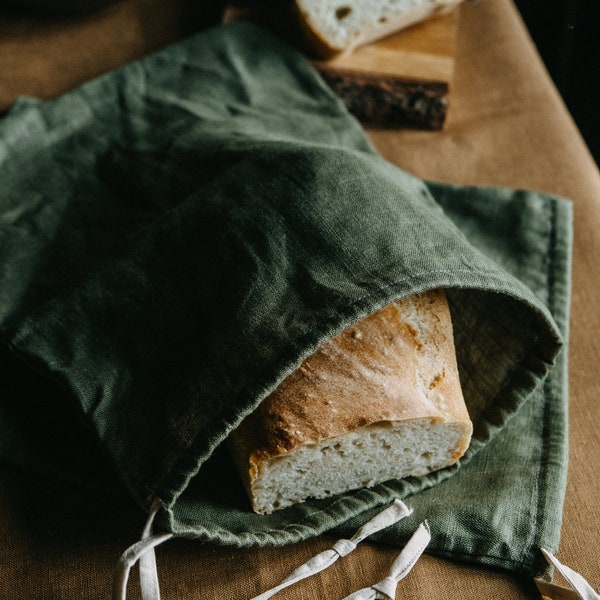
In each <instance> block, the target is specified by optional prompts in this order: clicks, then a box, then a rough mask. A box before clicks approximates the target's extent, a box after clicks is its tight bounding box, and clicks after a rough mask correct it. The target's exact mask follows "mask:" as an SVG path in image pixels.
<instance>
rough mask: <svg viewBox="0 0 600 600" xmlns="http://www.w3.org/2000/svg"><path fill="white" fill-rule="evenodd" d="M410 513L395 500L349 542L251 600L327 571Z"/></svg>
mask: <svg viewBox="0 0 600 600" xmlns="http://www.w3.org/2000/svg"><path fill="white" fill-rule="evenodd" d="M411 513H412V510H411V509H409V508H408V507H407V506H406V505H405V504H404V503H403V502H401V501H400V500H395V501H394V503H393V504H392V505H391V506H390V507H388V508H386V509H385V510H383V511H382V512H380V513H379V514H377V515H375V517H373V518H372V519H371V520H370V521H368V522H367V523H365V524H364V525H363V526H362V527H361V528H360V529H359V530H358V531H357V532H356V533H355V534H354V535H353V536H352V537H351V538H350V539H349V540H344V539H342V540H338V541H337V542H336V543H335V544H334V545H333V546H332V548H330V549H329V550H325V551H323V552H321V553H320V554H317V555H316V556H313V558H311V559H310V560H309V561H307V562H305V563H304V564H303V565H301V566H300V567H298V568H297V569H295V570H294V571H293V572H292V573H290V575H288V576H287V577H286V578H285V579H284V580H283V581H282V582H281V583H280V584H279V585H277V586H275V587H274V588H271V589H270V590H267V591H266V592H264V593H262V594H260V596H255V597H254V598H252V600H267V599H268V598H271V596H274V595H275V594H277V592H280V591H281V590H283V589H285V588H286V587H289V586H290V585H292V584H294V583H297V582H298V581H301V580H302V579H306V578H307V577H310V576H311V575H315V574H316V573H319V572H320V571H323V570H325V569H327V568H328V567H330V566H331V565H332V564H333V563H334V562H335V561H336V560H337V559H338V558H340V557H343V556H347V555H348V554H350V552H352V551H353V550H354V549H355V548H356V546H357V545H358V544H359V543H360V542H362V541H363V540H364V539H365V538H367V537H369V536H370V535H372V534H373V533H375V532H376V531H380V530H382V529H385V528H386V527H390V526H391V525H393V524H394V523H397V522H398V521H400V520H401V519H404V518H405V517H408V516H409V515H410V514H411Z"/></svg>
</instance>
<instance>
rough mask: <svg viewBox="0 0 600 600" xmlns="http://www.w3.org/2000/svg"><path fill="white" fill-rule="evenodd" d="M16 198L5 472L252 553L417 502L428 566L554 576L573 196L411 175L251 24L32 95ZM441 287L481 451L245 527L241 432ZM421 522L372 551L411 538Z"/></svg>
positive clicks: (21, 131) (6, 197) (21, 114)
mask: <svg viewBox="0 0 600 600" xmlns="http://www.w3.org/2000/svg"><path fill="white" fill-rule="evenodd" d="M0 181H2V186H1V188H0V331H1V334H2V339H3V342H4V348H3V350H2V355H1V357H2V361H1V363H0V364H1V366H0V368H2V369H3V371H4V373H3V376H4V378H5V381H6V382H7V387H6V389H7V391H8V393H7V394H4V395H3V399H2V401H1V403H0V456H1V457H2V460H3V461H4V462H5V463H8V464H13V465H16V466H20V467H25V468H28V469H30V470H32V472H35V471H38V472H39V471H44V472H51V473H53V474H54V475H55V476H57V477H64V478H66V479H70V480H77V481H79V482H81V483H83V484H85V485H88V486H93V487H96V488H102V489H109V488H113V487H115V482H114V480H113V475H112V474H113V473H116V474H117V475H118V479H119V481H120V484H119V485H122V487H123V489H124V490H125V491H126V492H127V493H128V494H130V495H131V496H132V497H133V498H134V499H135V500H136V501H137V502H138V503H139V504H140V506H141V507H142V508H143V509H144V510H146V511H148V510H149V509H150V506H151V505H153V503H155V502H156V501H157V500H158V501H159V502H160V505H161V507H162V508H161V510H160V511H159V513H158V515H157V519H158V525H160V526H161V527H162V528H164V529H165V530H167V531H170V532H172V533H174V534H176V535H184V536H189V537H197V538H199V539H201V540H204V541H213V542H217V543H223V544H233V545H236V546H252V545H266V544H286V543H291V542H294V541H297V540H301V539H304V538H307V537H310V536H315V535H318V534H320V533H321V532H324V531H329V530H333V529H336V528H337V530H338V531H340V532H345V531H350V530H353V529H354V528H355V527H356V526H357V525H358V524H360V523H362V522H364V520H365V519H366V518H368V517H369V516H370V515H371V514H372V511H373V510H374V509H375V508H376V507H377V506H379V505H382V504H385V503H387V502H389V501H391V500H392V499H393V498H404V499H406V501H407V502H409V503H410V505H411V506H412V507H413V508H414V509H415V513H416V516H418V517H419V518H421V519H425V518H426V519H428V521H429V523H430V528H431V536H432V541H431V545H430V546H429V549H428V551H430V552H433V553H435V554H439V555H442V556H447V557H451V558H457V559H460V560H472V561H476V562H479V563H483V564H489V565H494V566H498V567H502V568H507V569H511V570H514V571H519V572H523V573H529V574H538V573H540V572H542V571H543V570H544V561H543V558H542V556H541V555H540V553H539V550H538V548H539V547H540V546H544V547H547V548H549V549H550V550H556V547H557V544H558V537H559V531H560V518H561V510H562V501H563V497H564V491H565V476H566V447H567V422H566V403H567V388H566V385H567V384H566V381H567V380H566V365H567V353H566V346H565V345H564V344H565V340H566V339H567V322H568V308H569V281H570V248H571V238H570V236H571V221H570V205H569V203H568V202H567V201H565V200H562V199H560V198H555V197H551V196H548V195H544V194H539V193H536V192H532V191H514V190H506V189H482V188H461V187H454V186H449V185H445V184H441V183H434V182H424V181H422V180H420V179H417V178H415V177H413V176H411V175H410V174H408V173H406V172H403V171H402V170H400V169H399V168H397V167H396V166H394V165H391V164H389V163H388V162H386V161H385V160H383V159H382V158H381V157H380V156H379V155H378V154H377V152H376V150H375V149H374V148H373V146H372V145H371V144H370V142H369V140H368V138H367V136H366V135H365V133H364V132H363V130H362V129H361V127H360V125H359V124H358V123H357V122H356V121H355V120H354V119H353V118H352V117H351V116H350V115H349V114H348V112H347V111H346V109H345V108H344V106H343V105H342V103H341V102H340V101H339V100H338V99H337V98H336V97H334V95H333V94H332V93H331V92H330V91H329V90H328V88H327V87H326V85H325V84H324V83H323V82H322V80H321V79H320V77H319V76H318V74H317V73H316V72H315V71H314V69H313V68H312V67H311V65H310V64H309V63H308V61H306V60H305V59H304V58H303V57H302V56H300V55H299V54H298V53H297V52H296V51H294V50H292V49H291V48H289V47H288V46H286V45H285V44H284V43H282V42H281V41H279V40H278V39H276V38H275V37H273V36H272V35H271V34H268V33H266V32H265V31H263V30H261V29H259V28H257V27H255V26H253V25H249V24H234V25H228V26H221V27H217V28H215V29H212V30H210V31H208V32H205V33H202V34H198V35H197V36H195V37H192V38H190V39H188V40H185V41H183V42H181V43H178V44H176V45H174V46H171V47H169V48H167V49H166V50H163V51H161V52H158V53H156V54H154V55H151V56H149V57H147V58H144V59H142V60H140V61H138V62H135V63H133V64H130V65H128V66H126V67H124V68H122V69H120V70H118V71H115V72H113V73H109V74H107V75H106V76H103V77H101V78H99V79H97V80H94V81H92V82H90V83H88V84H86V85H84V86H82V87H80V88H78V89H76V90H74V91H73V92H70V93H68V94H66V95H65V96H63V97H60V98H58V99H56V100H53V101H48V102H38V101H36V100H34V99H27V98H23V99H22V100H20V101H19V102H18V103H17V104H16V105H15V106H14V108H13V109H12V111H11V112H10V113H9V114H8V115H7V116H6V117H5V118H4V119H3V120H2V122H0ZM440 287H441V288H445V289H446V290H447V296H448V299H449V302H450V305H451V311H452V317H453V323H454V329H455V337H456V349H457V358H458V364H459V370H460V375H461V383H462V386H463V391H464V395H465V399H466V402H467V405H468V408H469V412H470V415H471V418H472V420H473V422H474V437H473V441H472V444H471V447H470V449H469V451H468V453H467V454H466V455H465V457H464V458H463V459H462V460H461V461H460V463H459V464H457V465H455V466H454V467H451V468H448V469H444V470H442V471H439V472H435V473H431V474H430V475H428V476H424V477H418V478H408V479H406V480H402V481H390V482H387V483H384V484H380V485H377V486H375V487H373V488H370V489H363V490H358V491H354V492H350V493H347V494H343V495H341V496H337V497H333V498H329V499H326V500H319V501H308V502H305V503H302V504H299V505H296V506H294V507H290V508H287V509H283V510H281V511H277V512H276V513H274V514H272V515H256V514H253V513H252V512H251V510H250V505H249V502H248V500H247V498H246V496H245V493H244V490H243V488H242V485H241V483H240V481H239V479H238V477H237V475H236V473H235V470H234V468H233V466H232V462H231V460H230V458H229V456H228V454H227V451H226V449H225V448H224V444H223V442H224V440H225V439H226V437H227V435H228V433H229V432H230V431H231V430H232V429H233V428H235V427H236V425H237V424H238V423H239V422H240V421H241V420H242V419H243V418H244V416H246V415H247V414H249V413H250V412H251V411H252V410H253V409H254V408H255V407H256V406H257V405H258V404H259V403H260V401H261V400H262V399H263V398H264V397H265V396H266V395H268V394H269V392H270V391H271V390H273V389H274V388H275V387H276V386H277V385H278V383H279V382H281V381H282V379H283V378H284V377H285V376H286V375H288V374H289V373H290V372H291V371H292V370H293V369H295V368H296V367H297V366H298V365H299V363H300V362H301V361H302V360H303V359H304V358H305V357H307V356H308V355H309V354H310V353H311V352H312V351H314V349H315V348H316V347H317V346H318V345H319V344H321V343H322V342H324V341H325V340H327V339H330V338H331V337H332V336H334V335H335V334H337V333H338V332H340V331H341V330H342V329H343V328H345V327H346V326H348V325H350V324H352V323H353V322H355V321H356V320H358V319H359V318H361V317H364V316H366V315H368V314H370V313H372V312H373V311H375V310H377V309H378V308H380V307H382V306H384V305H385V304H387V303H389V302H390V301H392V300H393V299H396V298H400V297H404V296H407V295H410V294H413V293H416V292H421V291H424V290H427V289H432V288H440ZM561 347H562V350H561ZM37 374H39V375H40V377H41V378H40V379H36V377H37ZM49 448H50V449H51V450H50V451H48V449H49ZM408 521H410V519H405V520H404V521H402V522H401V523H399V524H398V525H397V526H394V527H393V528H391V529H390V530H387V531H386V532H384V533H381V534H379V535H380V538H381V539H385V541H386V542H390V543H398V544H401V543H403V542H404V540H405V539H406V537H407V536H408V533H409V532H410V530H411V528H413V529H414V521H412V522H410V523H408Z"/></svg>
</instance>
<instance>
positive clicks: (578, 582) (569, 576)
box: [535, 548, 600, 600]
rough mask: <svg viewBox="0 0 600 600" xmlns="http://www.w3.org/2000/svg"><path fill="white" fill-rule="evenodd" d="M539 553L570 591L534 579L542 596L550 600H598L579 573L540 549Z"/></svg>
mask: <svg viewBox="0 0 600 600" xmlns="http://www.w3.org/2000/svg"><path fill="white" fill-rule="evenodd" d="M541 551H542V554H543V555H544V558H545V559H546V561H547V562H548V564H550V565H552V566H554V567H555V568H556V570H557V571H558V572H559V573H560V574H561V575H562V576H563V578H564V579H565V581H566V582H567V583H568V584H569V585H570V586H571V589H569V588H565V587H562V586H560V585H557V584H555V583H549V582H547V581H543V580H542V579H536V580H535V583H536V585H537V587H538V590H539V592H540V594H542V596H545V597H546V598H551V599H552V600H600V595H599V594H598V593H597V592H595V591H594V589H593V588H592V586H591V585H590V584H589V583H588V582H587V581H586V580H585V579H584V578H583V577H582V576H581V575H580V574H579V573H577V572H576V571H573V569H571V568H569V567H567V566H566V565H563V564H562V563H561V562H560V561H559V560H558V559H557V558H556V556H554V555H553V554H552V553H551V552H549V551H548V550H546V549H544V548H541Z"/></svg>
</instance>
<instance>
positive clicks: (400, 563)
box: [344, 522, 431, 600]
mask: <svg viewBox="0 0 600 600" xmlns="http://www.w3.org/2000/svg"><path fill="white" fill-rule="evenodd" d="M430 540H431V533H430V531H429V525H428V524H427V522H423V523H421V524H420V525H419V527H418V529H417V530H416V531H415V533H413V535H412V537H411V538H410V539H409V540H408V542H407V544H406V546H404V548H403V550H402V552H400V554H399V555H398V558H396V560H395V561H394V564H393V565H392V568H391V569H390V572H389V574H388V576H387V577H386V578H385V579H383V580H382V581H380V582H379V583H376V584H375V585H372V586H371V587H368V588H363V589H362V590H358V591H357V592H354V593H353V594H350V595H349V596H346V598H344V600H394V598H396V588H397V586H398V583H399V582H400V581H401V580H402V579H403V578H404V577H406V576H407V575H408V574H409V573H410V570H411V569H412V568H413V566H414V565H415V563H416V562H417V560H418V559H419V557H420V556H421V554H423V551H424V550H425V548H426V547H427V545H428V544H429V541H430Z"/></svg>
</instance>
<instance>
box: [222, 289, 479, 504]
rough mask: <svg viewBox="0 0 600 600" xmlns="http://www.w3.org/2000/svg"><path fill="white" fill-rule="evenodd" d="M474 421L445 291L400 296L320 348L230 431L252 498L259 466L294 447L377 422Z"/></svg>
mask: <svg viewBox="0 0 600 600" xmlns="http://www.w3.org/2000/svg"><path fill="white" fill-rule="evenodd" d="M419 419H421V420H426V421H429V422H448V423H456V424H459V425H460V426H461V427H462V428H463V434H464V435H463V442H464V443H462V444H461V446H460V447H458V448H456V450H455V457H454V459H457V458H458V457H459V456H461V455H462V454H463V453H464V451H465V450H466V448H467V446H468V443H469V439H470V435H471V431H472V425H471V421H470V419H469V414H468V411H467V409H466V406H465V403H464V399H463V396H462V391H461V387H460V381H459V376H458V368H457V364H456V357H455V351H454V340H453V334H452V322H451V317H450V310H449V307H448V303H447V301H446V298H445V294H444V292H443V291H442V290H434V291H431V292H427V293H424V294H417V295H414V296H410V297H408V298H405V299H401V300H397V301H395V302H392V303H391V304H389V305H387V306H386V307H384V308H383V309H381V310H379V311H377V312H376V313H374V314H373V315H371V316H369V317H367V318H365V319H362V320H361V321H359V322H358V323H356V324H355V325H353V326H351V327H349V328H347V329H346V330H344V331H343V332H342V333H340V334H339V335H338V336H336V337H335V338H333V339H332V340H330V341H329V342H327V343H325V344H323V345H322V346H321V347H319V348H318V349H317V350H316V352H315V353H314V354H312V355H311V356H310V357H308V358H307V359H306V360H305V361H304V362H303V363H302V364H301V365H300V367H299V368H298V369H297V370H296V371H294V372H293V373H292V374H291V375H289V376H288V377H287V378H286V379H285V380H284V381H283V382H282V383H281V384H280V385H279V386H278V387H277V389H276V390H275V391H274V392H273V393H272V394H271V395H270V396H269V397H267V398H266V399H265V400H264V401H263V402H262V404H261V405H260V406H259V407H258V408H257V409H256V410H255V411H254V412H253V413H252V414H251V415H250V416H248V417H247V418H246V419H245V420H244V422H243V423H242V424H241V425H240V427H239V428H238V429H237V430H236V431H235V432H233V434H232V436H231V437H230V440H231V446H232V450H233V454H234V458H235V459H236V462H237V465H238V469H239V471H240V474H241V476H242V479H243V480H244V482H245V484H246V487H247V489H248V491H249V494H250V497H251V498H252V486H253V482H254V481H255V480H256V478H257V477H259V476H260V474H261V470H262V467H263V466H264V465H265V464H266V463H267V462H268V461H271V460H273V459H277V458H278V457H281V456H284V455H286V454H288V453H290V452H292V451H294V450H295V449H297V448H300V447H302V446H307V445H314V444H319V443H321V442H323V441H325V440H329V439H332V438H338V437H341V436H344V435H346V434H348V433H350V432H354V431H356V430H359V429H361V428H364V427H369V426H372V425H374V424H385V423H399V422H406V421H411V420H419Z"/></svg>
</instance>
